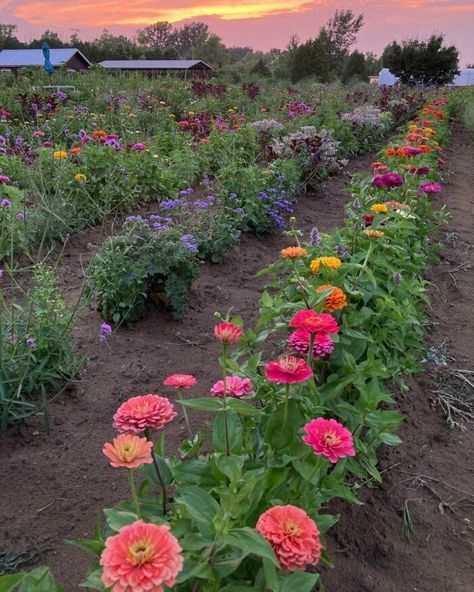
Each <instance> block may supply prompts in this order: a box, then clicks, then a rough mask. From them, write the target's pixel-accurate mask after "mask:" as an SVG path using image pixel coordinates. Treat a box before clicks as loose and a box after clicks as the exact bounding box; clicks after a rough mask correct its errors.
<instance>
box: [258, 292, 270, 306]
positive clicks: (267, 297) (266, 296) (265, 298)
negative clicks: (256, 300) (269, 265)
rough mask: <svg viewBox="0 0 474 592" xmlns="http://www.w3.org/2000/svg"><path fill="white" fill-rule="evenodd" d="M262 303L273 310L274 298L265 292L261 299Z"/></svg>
mask: <svg viewBox="0 0 474 592" xmlns="http://www.w3.org/2000/svg"><path fill="white" fill-rule="evenodd" d="M260 301H261V303H262V306H265V307H267V308H271V307H272V306H273V298H272V297H271V296H270V294H269V293H268V292H267V291H266V290H264V291H263V292H262V296H261V298H260Z"/></svg>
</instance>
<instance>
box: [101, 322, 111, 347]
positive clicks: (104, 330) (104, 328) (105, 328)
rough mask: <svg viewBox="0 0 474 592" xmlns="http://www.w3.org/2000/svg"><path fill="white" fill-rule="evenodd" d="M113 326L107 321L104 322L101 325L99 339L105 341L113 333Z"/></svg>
mask: <svg viewBox="0 0 474 592" xmlns="http://www.w3.org/2000/svg"><path fill="white" fill-rule="evenodd" d="M111 333H112V327H111V326H110V325H109V324H107V323H102V325H101V326H100V333H99V341H100V342H101V343H103V342H104V341H105V340H106V339H107V335H111Z"/></svg>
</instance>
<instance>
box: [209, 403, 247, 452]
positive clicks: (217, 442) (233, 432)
mask: <svg viewBox="0 0 474 592" xmlns="http://www.w3.org/2000/svg"><path fill="white" fill-rule="evenodd" d="M226 416H227V430H228V438H229V449H230V450H231V452H235V453H239V452H241V450H242V446H243V431H244V430H243V425H242V420H241V419H240V417H239V415H238V414H237V413H236V412H235V411H232V410H230V409H228V410H227V412H226V413H220V414H219V415H218V416H217V417H216V418H215V419H214V423H213V429H212V442H213V444H214V448H215V449H216V451H218V452H227V450H226V441H225V425H226Z"/></svg>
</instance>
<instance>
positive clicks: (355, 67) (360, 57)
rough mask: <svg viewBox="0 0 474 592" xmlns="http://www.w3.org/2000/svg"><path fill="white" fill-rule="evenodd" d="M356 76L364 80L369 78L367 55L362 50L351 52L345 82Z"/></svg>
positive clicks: (347, 61)
mask: <svg viewBox="0 0 474 592" xmlns="http://www.w3.org/2000/svg"><path fill="white" fill-rule="evenodd" d="M354 78H356V79H357V80H361V81H363V82H367V81H368V79H369V76H368V74H367V66H366V61H365V56H364V54H363V53H361V52H360V51H354V52H352V53H351V54H350V56H349V57H348V58H347V60H346V66H345V68H344V75H343V80H344V82H347V81H349V80H352V79H354Z"/></svg>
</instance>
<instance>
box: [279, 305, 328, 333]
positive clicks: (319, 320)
mask: <svg viewBox="0 0 474 592" xmlns="http://www.w3.org/2000/svg"><path fill="white" fill-rule="evenodd" d="M289 325H290V327H296V328H297V329H305V330H306V331H308V332H309V333H339V326H338V324H337V321H336V319H335V318H334V317H333V316H332V315H330V314H324V313H322V314H319V313H317V312H316V311H314V310H312V309H311V308H309V309H307V310H299V311H298V312H297V313H296V314H295V316H294V317H293V318H292V319H291V321H290V323H289Z"/></svg>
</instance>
